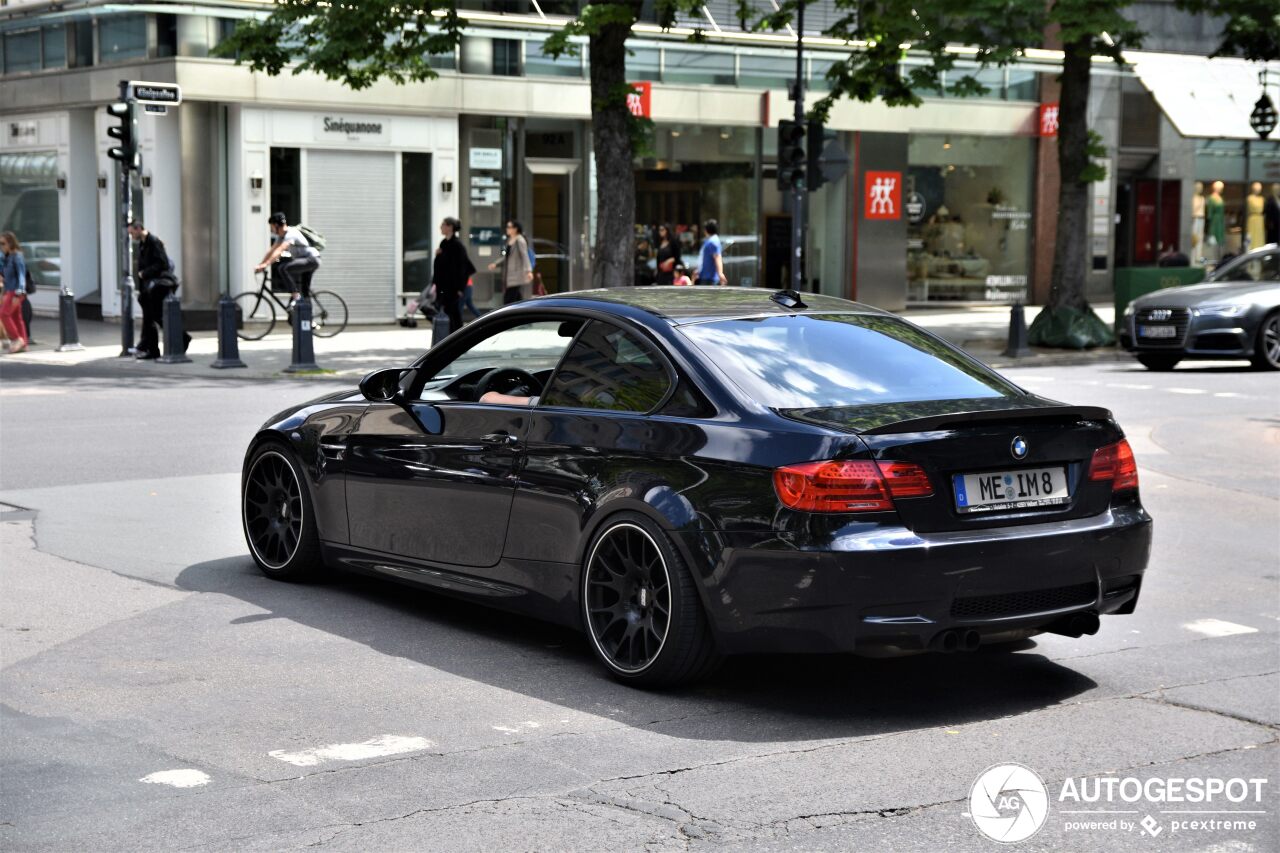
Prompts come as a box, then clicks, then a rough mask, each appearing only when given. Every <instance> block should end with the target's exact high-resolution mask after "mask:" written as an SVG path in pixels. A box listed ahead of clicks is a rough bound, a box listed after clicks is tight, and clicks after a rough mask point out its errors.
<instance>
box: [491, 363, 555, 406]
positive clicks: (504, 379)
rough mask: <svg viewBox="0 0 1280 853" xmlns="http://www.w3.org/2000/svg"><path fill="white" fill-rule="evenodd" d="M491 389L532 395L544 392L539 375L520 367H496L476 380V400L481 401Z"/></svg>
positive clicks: (525, 395)
mask: <svg viewBox="0 0 1280 853" xmlns="http://www.w3.org/2000/svg"><path fill="white" fill-rule="evenodd" d="M489 391H497V392H499V393H501V394H513V395H516V396H520V397H532V396H533V395H535V394H540V393H541V392H542V383H541V382H539V381H538V377H536V376H534V375H533V374H532V373H529V372H528V371H526V370H521V369H520V368H518V367H495V368H494V369H493V370H490V371H489V372H488V373H486V374H485V375H484V376H481V377H480V378H479V379H478V380H477V381H476V384H475V390H474V394H475V398H476V400H477V401H479V400H480V398H481V397H483V396H484V395H485V394H486V393H487V392H489Z"/></svg>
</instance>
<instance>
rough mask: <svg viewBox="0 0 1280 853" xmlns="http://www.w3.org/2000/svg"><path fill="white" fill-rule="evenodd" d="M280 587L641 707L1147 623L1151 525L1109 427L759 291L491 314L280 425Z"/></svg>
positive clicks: (928, 338)
mask: <svg viewBox="0 0 1280 853" xmlns="http://www.w3.org/2000/svg"><path fill="white" fill-rule="evenodd" d="M242 492H243V499H242V510H243V517H244V530H245V536H246V538H247V540H248V544H249V549H250V552H251V554H252V555H253V558H254V560H255V561H256V562H257V564H258V565H259V566H260V567H261V569H262V571H263V572H265V573H266V574H267V575H268V576H270V577H273V578H279V579H282V580H309V579H313V578H317V577H319V576H321V575H322V574H323V573H324V572H325V571H326V570H327V569H334V568H342V569H348V570H353V571H357V572H363V573H367V574H372V575H376V576H381V577H385V578H390V579H394V580H397V581H402V582H407V583H412V584H420V585H423V586H426V587H430V588H433V589H436V590H439V591H441V592H444V593H446V594H449V595H455V596H463V597H466V598H469V599H472V600H476V601H482V602H487V603H489V604H492V605H494V606H497V607H502V608H508V609H510V610H514V611H520V612H522V613H526V614H531V615H534V616H537V617H541V618H545V619H549V620H553V621H555V622H558V623H562V624H565V625H569V626H573V627H576V628H579V629H581V630H583V632H584V633H585V634H586V635H587V638H588V639H589V642H590V645H591V648H592V649H593V650H594V652H595V654H596V656H597V657H598V658H599V660H600V661H601V663H603V665H604V666H605V667H606V668H607V669H608V670H609V672H611V673H612V674H613V675H614V676H615V677H617V678H619V679H621V680H623V681H625V682H629V683H633V684H637V685H662V684H672V683H677V682H682V681H688V680H691V679H695V678H697V677H699V676H701V675H703V674H705V673H707V672H708V671H709V670H710V669H711V668H712V667H713V666H714V665H715V664H716V662H717V661H719V660H720V659H721V658H722V657H723V656H724V655H727V654H735V653H746V652H787V653H790V652H852V653H858V654H867V655H892V654H909V653H914V652H922V651H930V650H932V651H942V652H954V651H971V650H973V649H975V648H977V647H978V646H979V645H986V644H998V643H1007V642H1010V641H1017V640H1021V639H1025V638H1026V637H1029V636H1032V635H1034V634H1038V633H1041V632H1045V631H1051V632H1055V633H1060V634H1066V635H1069V636H1075V637H1078V636H1081V635H1083V634H1092V633H1094V632H1096V631H1097V630H1098V618H1099V617H1100V616H1102V615H1107V614H1124V613H1132V612H1133V610H1134V607H1135V606H1136V604H1137V600H1138V595H1139V592H1140V590H1141V586H1142V577H1143V571H1144V570H1145V568H1146V564H1147V557H1148V554H1149V551H1150V545H1151V518H1150V516H1148V515H1147V513H1146V512H1145V511H1144V509H1143V507H1142V504H1141V502H1140V500H1139V496H1138V473H1137V467H1136V465H1135V463H1134V458H1133V453H1132V452H1131V451H1130V448H1129V445H1128V443H1127V442H1126V441H1125V439H1124V433H1123V432H1121V430H1120V427H1119V426H1118V425H1117V424H1116V422H1115V421H1114V420H1113V419H1112V417H1111V414H1110V413H1109V412H1107V411H1106V410H1104V409H1100V408H1095V407H1092V406H1075V405H1068V404H1064V403H1059V402H1056V401H1053V400H1048V399H1045V398H1043V397H1039V396H1036V395H1035V394H1031V393H1029V392H1027V391H1025V390H1023V389H1022V388H1019V387H1018V386H1017V385H1015V384H1013V383H1012V382H1010V381H1008V380H1006V379H1004V378H1003V377H1001V376H1000V375H999V374H997V373H995V372H993V371H992V370H990V369H988V368H987V367H985V366H984V365H982V364H980V363H979V362H977V361H974V360H973V359H972V358H970V357H968V356H967V355H965V354H964V353H963V352H961V351H959V350H957V349H955V348H953V347H952V346H950V345H949V344H947V343H945V342H943V341H942V340H940V339H938V338H936V337H935V336H933V335H932V334H930V333H929V332H926V331H924V330H922V329H919V328H917V327H915V326H913V325H912V324H910V323H908V322H906V321H905V320H902V319H901V318H899V317H896V316H894V315H892V314H888V313H885V312H882V311H879V310H877V309H874V308H870V307H867V306H864V305H860V304H857V303H854V302H848V301H845V300H842V299H835V298H831V297H824V296H817V295H809V294H805V295H800V294H796V293H794V292H790V291H783V292H779V293H775V292H771V291H767V290H755V289H742V288H691V287H675V288H629V287H628V288H618V289H610V290H598V291H585V292H577V293H572V294H564V295H557V296H550V297H544V298H540V299H534V300H530V301H526V302H522V303H518V304H515V305H512V306H509V307H505V308H502V309H500V310H497V311H494V312H492V313H490V314H488V315H486V316H485V317H484V318H483V319H481V320H479V321H477V322H475V323H473V324H471V325H469V326H466V327H465V328H463V329H462V330H460V331H459V332H457V333H455V334H453V335H451V336H449V337H448V338H447V339H445V340H444V341H442V342H441V343H440V344H438V345H437V346H435V347H434V348H433V349H431V350H430V351H429V352H427V353H425V354H424V355H423V356H421V357H420V358H419V359H417V360H416V361H415V362H413V364H411V365H409V366H408V367H406V368H404V369H388V370H380V371H377V372H374V373H371V374H369V375H368V376H367V377H365V379H364V380H363V381H362V382H361V383H360V390H359V391H352V392H346V391H344V392H341V393H337V394H332V395H330V396H327V397H324V398H322V399H319V400H316V401H313V402H311V403H307V404H305V405H302V406H297V407H294V408H291V409H288V410H286V411H285V412H283V413H281V414H279V415H277V416H276V417H274V418H272V419H271V420H270V421H269V422H268V423H267V424H266V425H265V426H263V428H262V429H261V430H260V431H259V432H258V434H257V435H256V436H254V438H253V441H252V443H251V444H250V446H249V449H248V453H247V454H246V456H245V463H244V472H243V481H242Z"/></svg>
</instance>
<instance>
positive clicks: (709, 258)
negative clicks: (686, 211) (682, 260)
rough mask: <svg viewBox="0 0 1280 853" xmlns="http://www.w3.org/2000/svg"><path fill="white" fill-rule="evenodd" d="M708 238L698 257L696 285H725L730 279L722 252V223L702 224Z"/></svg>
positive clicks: (709, 222)
mask: <svg viewBox="0 0 1280 853" xmlns="http://www.w3.org/2000/svg"><path fill="white" fill-rule="evenodd" d="M702 230H703V232H704V233H705V234H706V235H707V238H706V239H705V240H703V241H702V252H701V253H700V254H699V256H698V272H697V275H696V276H695V277H694V283H695V284H716V285H724V284H728V283H729V279H727V278H725V274H724V258H723V257H722V255H721V251H720V223H718V222H716V221H715V220H714V219H708V220H707V221H706V222H704V223H703V224H702Z"/></svg>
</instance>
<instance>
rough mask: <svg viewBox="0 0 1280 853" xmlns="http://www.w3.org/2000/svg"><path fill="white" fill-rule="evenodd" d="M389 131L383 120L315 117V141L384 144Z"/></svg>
mask: <svg viewBox="0 0 1280 853" xmlns="http://www.w3.org/2000/svg"><path fill="white" fill-rule="evenodd" d="M389 130H390V128H389V126H388V124H387V122H386V121H385V120H383V119H376V120H375V119H370V118H363V117H362V118H347V117H345V116H317V117H316V139H318V140H331V139H333V138H334V137H342V138H344V139H350V140H356V141H362V142H385V141H387V139H388V131H389Z"/></svg>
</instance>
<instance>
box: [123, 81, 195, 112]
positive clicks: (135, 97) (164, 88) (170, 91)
mask: <svg viewBox="0 0 1280 853" xmlns="http://www.w3.org/2000/svg"><path fill="white" fill-rule="evenodd" d="M125 97H126V98H127V99H129V100H132V101H136V102H138V103H139V104H156V105H157V106H169V107H176V106H177V105H178V104H180V103H182V87H181V86H179V85H178V84H177V83H148V82H146V81H145V80H130V81H129V87H128V90H127V92H126V96H125Z"/></svg>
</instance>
